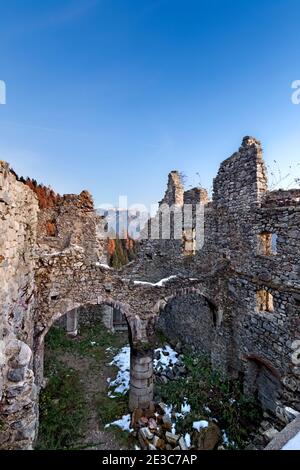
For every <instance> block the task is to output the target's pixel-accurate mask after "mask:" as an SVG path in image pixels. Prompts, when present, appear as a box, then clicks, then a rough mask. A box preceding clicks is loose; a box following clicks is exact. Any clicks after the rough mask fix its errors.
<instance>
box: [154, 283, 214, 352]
mask: <svg viewBox="0 0 300 470" xmlns="http://www.w3.org/2000/svg"><path fill="white" fill-rule="evenodd" d="M154 312H155V314H156V325H157V328H159V329H161V330H162V331H163V332H164V333H165V334H166V336H167V337H168V338H169V339H170V340H172V341H174V342H175V341H180V342H182V343H183V344H187V345H193V346H194V347H195V348H196V350H197V351H199V353H202V354H204V355H207V356H211V352H212V349H213V340H214V338H215V335H216V334H217V330H218V327H220V325H221V323H222V311H221V310H220V309H219V308H218V307H217V305H216V303H215V302H214V301H213V300H212V299H211V298H210V296H208V295H207V294H206V292H205V291H203V290H201V289H199V288H195V287H187V288H180V289H177V290H175V291H174V292H172V293H171V295H169V296H167V297H165V298H163V299H160V300H159V301H158V302H157V303H156V305H155V307H154Z"/></svg>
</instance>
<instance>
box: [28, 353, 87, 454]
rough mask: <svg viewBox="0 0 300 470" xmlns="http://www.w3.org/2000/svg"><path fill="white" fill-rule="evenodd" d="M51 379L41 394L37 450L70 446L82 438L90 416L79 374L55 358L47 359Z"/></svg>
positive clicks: (67, 447)
mask: <svg viewBox="0 0 300 470" xmlns="http://www.w3.org/2000/svg"><path fill="white" fill-rule="evenodd" d="M45 370H46V374H47V377H48V379H49V382H48V384H47V387H46V389H45V390H43V391H42V392H41V395H40V426H39V436H38V442H37V445H36V449H39V450H43V449H51V450H59V449H71V448H73V447H75V446H76V442H77V441H78V440H79V439H80V438H81V437H82V435H83V433H84V430H85V423H86V419H87V414H88V410H87V406H86V403H85V399H84V395H83V390H82V385H81V383H80V379H79V375H78V373H77V372H75V371H74V370H73V369H70V368H67V367H65V366H64V365H63V364H62V363H61V362H59V361H58V360H56V359H53V358H51V359H48V360H46V362H45Z"/></svg>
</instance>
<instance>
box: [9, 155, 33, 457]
mask: <svg viewBox="0 0 300 470" xmlns="http://www.w3.org/2000/svg"><path fill="white" fill-rule="evenodd" d="M37 213H38V202H37V199H36V197H35V195H34V194H33V192H32V191H31V190H30V189H29V188H28V187H26V186H25V185H24V184H22V183H19V182H17V181H16V178H15V176H14V175H13V173H12V172H11V171H10V169H9V167H8V165H7V164H6V163H3V162H0V219H1V231H0V285H1V289H0V306H1V307H0V308H1V310H0V314H1V316H0V448H2V447H4V448H9V449H20V448H22V449H26V448H30V447H31V444H32V440H33V438H34V435H35V430H36V426H37V410H36V392H37V390H36V387H35V385H34V375H33V370H32V349H31V348H32V344H33V320H32V319H33V316H34V301H35V284H34V275H35V265H36V260H35V253H34V250H35V247H36V225H37Z"/></svg>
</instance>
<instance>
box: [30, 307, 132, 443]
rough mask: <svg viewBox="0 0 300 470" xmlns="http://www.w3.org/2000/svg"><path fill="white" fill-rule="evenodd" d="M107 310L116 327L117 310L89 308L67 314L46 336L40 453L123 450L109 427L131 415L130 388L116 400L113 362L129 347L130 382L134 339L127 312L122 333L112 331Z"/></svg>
mask: <svg viewBox="0 0 300 470" xmlns="http://www.w3.org/2000/svg"><path fill="white" fill-rule="evenodd" d="M105 306H107V307H109V308H110V312H111V321H112V325H113V310H114V307H113V306H112V305H109V304H103V305H100V306H98V305H95V306H93V305H86V306H82V307H79V308H76V309H72V310H70V311H68V312H66V313H65V314H64V315H62V316H61V317H60V318H58V319H56V321H55V322H53V324H52V325H51V327H50V328H48V329H47V333H46V334H44V335H43V338H42V342H41V343H40V345H39V349H38V354H37V356H38V357H39V360H38V361H37V362H36V366H38V365H39V366H40V370H39V373H38V376H39V377H40V379H39V382H40V385H42V387H41V392H40V420H39V433H38V439H37V444H36V448H38V449H77V448H78V449H83V448H90V449H99V450H101V449H104V450H105V449H107V450H108V449H109V450H110V449H119V448H120V443H119V441H118V439H117V437H116V436H115V434H114V433H115V430H114V428H112V429H110V428H109V429H106V428H105V425H106V424H108V423H109V422H111V421H114V420H116V419H119V418H120V417H121V416H120V414H121V415H122V414H125V413H127V412H129V396H128V395H129V390H128V386H127V388H126V387H125V388H124V393H120V391H119V392H118V393H116V394H115V393H112V392H114V390H115V388H117V387H113V388H111V387H110V383H111V382H114V380H115V379H116V378H117V376H118V374H119V369H118V368H117V367H116V364H115V363H114V361H113V360H114V358H115V356H116V355H118V354H119V353H120V350H122V349H123V348H125V347H126V352H127V357H128V367H127V370H126V371H123V372H124V373H125V372H126V373H127V376H128V377H129V373H130V369H129V367H130V362H129V358H130V345H129V340H130V335H129V332H128V327H127V322H126V317H125V315H124V314H123V312H122V317H121V318H120V316H119V317H118V320H119V321H120V323H121V320H123V321H122V323H121V324H122V330H121V331H115V330H114V329H109V328H107V325H106V324H105V321H103V319H104V316H105V315H106V316H107V310H106V311H105V308H103V309H101V308H99V307H105ZM118 310H119V311H120V309H118ZM85 313H86V315H85ZM124 319H125V322H126V323H125V324H124ZM106 320H107V318H106ZM125 325H126V329H125ZM43 369H44V370H43ZM127 382H129V380H128V378H127ZM119 385H120V384H119ZM119 389H120V387H119Z"/></svg>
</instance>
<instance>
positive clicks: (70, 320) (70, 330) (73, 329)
mask: <svg viewBox="0 0 300 470" xmlns="http://www.w3.org/2000/svg"><path fill="white" fill-rule="evenodd" d="M77 334H78V310H77V308H75V309H74V310H71V312H68V313H67V335H68V336H71V337H72V338H74V337H75V336H77Z"/></svg>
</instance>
